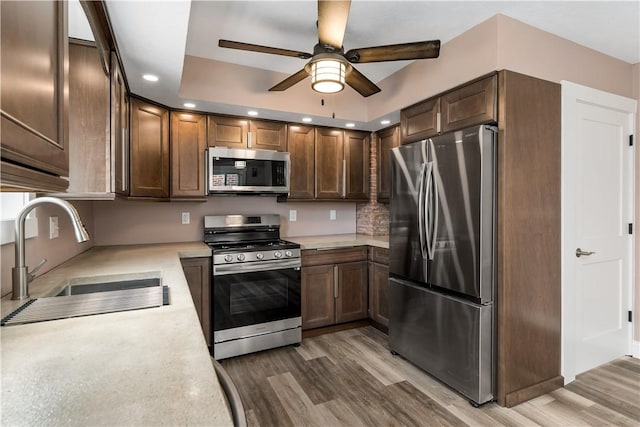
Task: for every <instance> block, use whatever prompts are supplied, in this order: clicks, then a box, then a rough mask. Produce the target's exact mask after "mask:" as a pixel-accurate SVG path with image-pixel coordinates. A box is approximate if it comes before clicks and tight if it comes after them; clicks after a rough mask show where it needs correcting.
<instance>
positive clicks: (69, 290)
mask: <svg viewBox="0 0 640 427" xmlns="http://www.w3.org/2000/svg"><path fill="white" fill-rule="evenodd" d="M161 285H162V282H161V280H160V278H159V277H153V278H148V279H133V280H120V281H113V282H101V283H92V284H76V285H67V286H65V287H64V288H62V290H60V291H59V292H58V293H56V294H55V296H57V297H61V296H68V295H81V294H92V293H95V292H110V291H122V290H125V289H140V288H149V287H151V286H161Z"/></svg>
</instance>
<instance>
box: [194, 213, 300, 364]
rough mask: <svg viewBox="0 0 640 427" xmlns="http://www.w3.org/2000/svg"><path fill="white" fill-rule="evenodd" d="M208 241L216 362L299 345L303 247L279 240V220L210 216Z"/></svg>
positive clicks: (206, 220) (206, 223)
mask: <svg viewBox="0 0 640 427" xmlns="http://www.w3.org/2000/svg"><path fill="white" fill-rule="evenodd" d="M204 241H205V243H207V244H208V245H209V246H210V247H211V249H212V251H213V269H212V270H213V278H212V279H213V280H212V292H211V294H212V297H211V299H212V301H211V302H212V317H213V319H212V320H213V340H212V341H213V354H214V357H215V359H218V360H219V359H225V358H228V357H233V356H239V355H241V354H247V353H252V352H255V351H260V350H266V349H269V348H274V347H280V346H284V345H290V344H296V343H299V342H300V341H301V340H302V328H301V325H302V318H301V295H300V288H301V282H300V245H298V244H296V243H292V242H287V241H284V240H281V239H280V216H278V215H256V216H244V215H221V216H205V217H204Z"/></svg>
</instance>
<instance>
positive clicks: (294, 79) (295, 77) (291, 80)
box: [269, 68, 309, 92]
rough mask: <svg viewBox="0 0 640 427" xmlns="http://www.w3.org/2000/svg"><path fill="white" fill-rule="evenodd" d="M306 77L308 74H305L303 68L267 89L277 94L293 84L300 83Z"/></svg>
mask: <svg viewBox="0 0 640 427" xmlns="http://www.w3.org/2000/svg"><path fill="white" fill-rule="evenodd" d="M307 77H309V73H307V71H306V70H305V69H304V68H303V69H302V70H300V71H298V72H297V73H295V74H292V75H290V76H289V77H287V78H286V79H284V80H283V81H281V82H280V83H278V84H277V85H275V86H274V87H272V88H271V89H269V91H270V92H273V91H278V92H279V91H283V90H287V89H289V88H290V87H291V86H293V85H294V84H296V83H299V82H301V81H302V80H304V79H306V78H307Z"/></svg>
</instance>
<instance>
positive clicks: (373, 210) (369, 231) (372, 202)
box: [356, 133, 389, 236]
mask: <svg viewBox="0 0 640 427" xmlns="http://www.w3.org/2000/svg"><path fill="white" fill-rule="evenodd" d="M377 144H378V138H377V137H376V134H375V133H371V153H370V154H371V155H370V157H369V159H370V160H369V177H370V180H369V183H370V187H369V188H370V191H369V192H370V196H369V202H368V203H358V204H357V206H356V232H358V233H361V234H366V235H369V236H374V235H379V236H386V235H388V234H389V207H388V206H387V205H385V204H382V203H378V200H377V192H378V183H377V180H376V177H377V166H376V163H377V162H376V159H377V151H376V146H377Z"/></svg>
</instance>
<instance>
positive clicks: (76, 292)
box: [0, 272, 169, 326]
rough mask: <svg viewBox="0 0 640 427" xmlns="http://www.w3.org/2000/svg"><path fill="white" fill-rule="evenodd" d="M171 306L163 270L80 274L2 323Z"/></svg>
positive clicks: (4, 319) (31, 301) (16, 323)
mask: <svg viewBox="0 0 640 427" xmlns="http://www.w3.org/2000/svg"><path fill="white" fill-rule="evenodd" d="M163 305H169V287H168V286H166V285H163V284H162V278H161V277H160V272H146V273H138V274H121V275H111V276H93V277H78V278H72V279H69V280H67V281H66V282H65V283H64V285H63V287H62V288H57V289H56V290H54V291H53V292H52V293H51V294H50V295H49V296H47V297H44V298H36V299H32V300H29V301H27V302H26V303H25V304H23V305H22V306H21V307H19V308H18V309H17V310H15V311H14V312H12V313H11V314H9V315H8V316H6V317H5V318H3V319H2V321H1V322H0V324H1V325H2V326H5V325H19V324H24V323H33V322H44V321H48V320H57V319H67V318H70V317H80V316H91V315H96V314H104V313H114V312H118V311H129V310H140V309H144V308H153V307H161V306H163Z"/></svg>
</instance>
